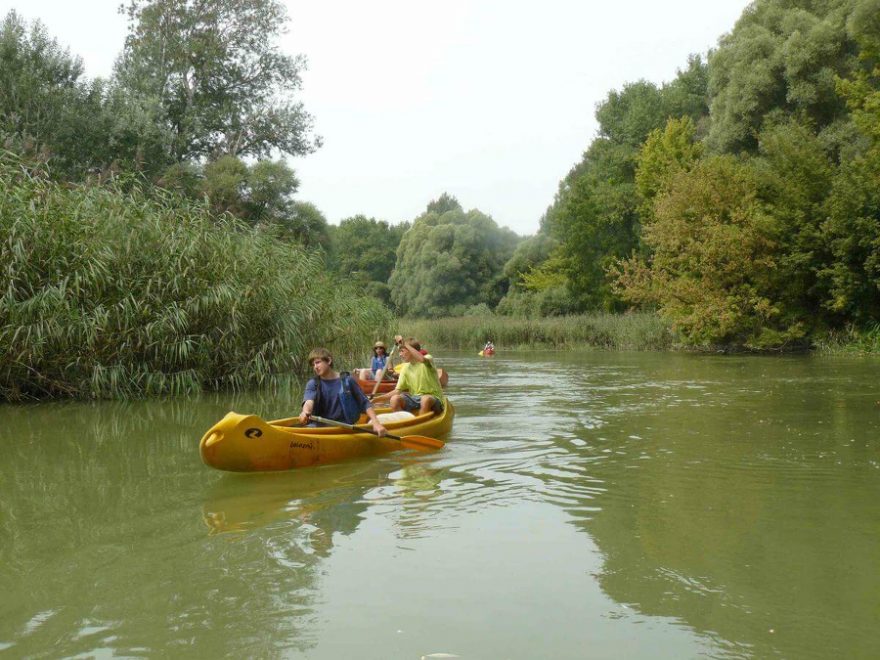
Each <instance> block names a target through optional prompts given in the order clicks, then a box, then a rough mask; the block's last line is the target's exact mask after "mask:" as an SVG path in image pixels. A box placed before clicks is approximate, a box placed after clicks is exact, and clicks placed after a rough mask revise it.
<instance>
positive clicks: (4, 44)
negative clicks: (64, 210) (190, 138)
mask: <svg viewBox="0 0 880 660" xmlns="http://www.w3.org/2000/svg"><path fill="white" fill-rule="evenodd" d="M167 137H168V136H167V135H166V134H165V133H164V132H163V131H162V129H161V128H160V127H159V126H158V125H157V123H156V122H155V117H154V116H153V115H152V113H151V111H150V108H148V107H145V106H142V105H139V104H138V103H136V102H134V101H133V100H132V99H131V98H128V97H126V96H125V95H124V94H123V93H121V91H120V90H119V89H118V88H117V87H115V86H114V85H112V84H109V83H107V82H106V81H103V80H100V79H97V80H93V81H90V80H87V79H86V78H84V77H83V67H82V61H81V60H80V59H79V58H78V57H74V56H72V55H71V54H70V52H69V51H68V50H66V49H64V48H62V46H61V45H59V43H58V42H57V41H56V40H55V39H53V38H51V37H50V36H49V35H48V34H47V32H46V29H45V27H44V26H43V25H42V24H41V23H39V22H36V23H34V24H33V25H31V26H30V27H28V26H27V25H26V24H25V23H24V22H23V21H22V20H21V19H20V18H19V17H18V16H17V15H16V14H15V12H10V13H9V14H7V15H6V17H5V18H4V20H3V22H2V23H0V143H5V146H6V148H9V149H12V150H14V151H16V152H18V153H19V154H21V155H22V156H24V157H26V158H28V159H29V160H31V161H39V162H45V163H47V164H48V166H49V170H50V171H51V173H52V175H53V176H54V177H55V178H58V179H65V180H74V181H78V180H82V179H83V178H85V177H86V176H87V175H90V174H94V173H102V174H103V173H106V172H107V171H109V170H113V171H120V170H121V171H130V170H138V171H143V172H147V173H152V172H157V171H161V169H162V168H163V167H164V166H165V165H166V161H165V160H164V155H163V154H164V150H165V145H166V144H167V142H168V139H167Z"/></svg>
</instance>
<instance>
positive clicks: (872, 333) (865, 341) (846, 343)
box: [815, 323, 880, 355]
mask: <svg viewBox="0 0 880 660" xmlns="http://www.w3.org/2000/svg"><path fill="white" fill-rule="evenodd" d="M815 349H816V352H817V353H822V354H825V355H867V354H872V355H880V323H877V324H874V325H873V326H871V327H868V328H856V327H854V326H850V327H848V328H846V329H845V330H839V331H836V332H830V333H828V334H827V335H826V336H824V337H822V338H820V339H818V340H817V341H816V342H815Z"/></svg>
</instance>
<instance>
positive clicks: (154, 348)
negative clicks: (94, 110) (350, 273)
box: [0, 153, 391, 400]
mask: <svg viewBox="0 0 880 660" xmlns="http://www.w3.org/2000/svg"><path fill="white" fill-rule="evenodd" d="M148 192H149V194H148ZM148 192H147V191H145V190H142V189H141V188H140V187H138V186H137V185H131V182H128V183H127V185H126V186H125V187H124V188H123V187H122V186H120V185H117V184H109V185H106V186H69V185H66V186H64V185H58V184H55V183H52V182H50V181H48V180H47V179H45V178H43V177H41V176H39V175H38V174H35V173H34V172H32V171H30V170H28V169H27V168H26V167H24V166H23V165H22V164H21V163H20V162H19V161H18V160H17V159H16V158H15V157H14V156H13V155H11V154H8V153H0V264H2V265H0V400H2V399H5V400H20V399H27V398H44V397H55V396H68V397H84V398H125V397H137V396H144V395H179V394H188V393H194V392H199V391H202V390H206V389H208V390H216V389H226V388H232V389H241V388H245V387H252V386H271V385H277V384H278V383H279V382H281V381H280V379H285V378H286V377H288V376H290V374H291V373H303V372H304V371H305V369H304V364H303V362H304V359H305V355H306V354H307V352H308V350H309V349H310V348H311V347H313V346H315V345H327V346H328V348H330V349H331V350H334V351H335V352H336V353H338V354H340V356H343V357H344V356H354V355H359V354H360V353H362V352H363V346H364V345H365V344H369V343H370V342H371V340H372V339H374V338H375V337H376V336H386V335H387V334H388V332H389V328H390V322H391V318H390V314H389V312H388V310H387V309H386V308H384V307H383V306H382V305H381V303H379V302H378V301H374V300H373V299H371V298H365V297H363V296H361V295H360V294H359V293H357V292H356V291H355V289H354V288H353V287H351V286H349V285H348V284H346V283H345V282H338V281H331V280H330V279H329V276H328V275H327V274H326V273H325V269H324V264H323V261H322V259H321V256H320V255H318V254H315V253H314V252H307V251H305V250H303V249H302V248H300V247H299V246H297V245H292V244H290V243H283V242H280V241H278V240H277V239H276V238H274V237H272V236H270V235H268V234H266V233H263V232H260V231H258V230H254V229H250V228H247V227H245V226H243V225H241V224H240V223H238V222H236V221H234V220H232V219H229V218H221V219H218V218H216V217H213V216H211V214H210V213H209V212H208V210H207V209H206V208H204V207H203V206H201V205H199V204H195V203H190V202H186V201H184V200H181V199H179V198H176V197H173V196H169V195H164V194H161V193H157V192H156V191H155V190H152V189H151V190H149V191H148Z"/></svg>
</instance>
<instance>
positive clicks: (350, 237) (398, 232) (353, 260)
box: [330, 215, 410, 305]
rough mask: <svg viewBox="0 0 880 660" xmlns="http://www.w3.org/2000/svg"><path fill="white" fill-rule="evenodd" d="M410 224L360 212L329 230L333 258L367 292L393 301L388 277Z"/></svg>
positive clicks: (338, 267)
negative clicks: (395, 222) (380, 218)
mask: <svg viewBox="0 0 880 660" xmlns="http://www.w3.org/2000/svg"><path fill="white" fill-rule="evenodd" d="M409 228H410V225H409V223H401V224H399V225H389V224H388V223H387V222H384V221H381V220H376V219H375V218H367V217H366V216H363V215H357V216H354V217H352V218H347V219H345V220H343V221H342V222H340V223H339V226H338V227H334V228H332V229H331V230H330V242H331V250H330V258H331V263H332V266H333V268H334V269H335V270H336V272H338V273H339V275H340V276H341V277H344V278H346V279H347V280H348V281H350V282H354V283H358V284H359V285H360V286H362V287H363V288H364V291H365V292H367V293H369V294H370V295H372V296H374V297H376V298H378V299H379V300H381V301H383V302H384V303H386V304H388V305H390V304H391V289H389V288H388V279H389V278H390V277H391V271H393V270H394V264H395V263H396V262H397V246H398V245H400V239H401V238H402V237H403V235H404V234H405V233H406V231H407V230H408V229H409Z"/></svg>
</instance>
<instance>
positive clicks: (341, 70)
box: [0, 0, 749, 235]
mask: <svg viewBox="0 0 880 660" xmlns="http://www.w3.org/2000/svg"><path fill="white" fill-rule="evenodd" d="M285 4H286V5H287V8H288V13H289V17H290V21H289V23H288V26H287V33H286V34H285V35H284V36H283V37H282V38H281V40H280V43H279V46H280V47H281V49H282V50H283V51H284V52H286V53H288V54H291V55H304V56H305V57H306V59H307V61H308V69H307V70H306V71H305V72H304V73H303V89H302V90H301V91H300V92H298V93H297V95H296V97H295V98H297V99H298V100H301V101H302V102H303V103H304V105H305V108H306V110H307V111H308V112H309V113H310V114H312V115H313V117H314V120H315V132H316V133H317V134H318V135H320V136H321V137H322V138H323V141H324V144H323V146H322V147H321V148H320V149H319V150H318V151H317V152H315V153H313V154H309V155H307V156H303V157H296V158H288V162H289V164H290V165H291V166H292V167H293V168H294V169H295V170H296V173H297V177H298V178H299V180H300V188H299V191H298V193H297V195H296V197H297V199H299V200H302V201H308V202H312V203H313V204H315V205H316V206H317V207H318V208H319V209H320V210H321V212H322V213H323V214H324V215H325V217H326V218H327V220H328V221H330V222H331V223H333V224H338V223H339V221H341V220H343V219H345V218H348V217H351V216H353V215H357V214H362V215H366V216H367V217H373V218H376V219H377V220H385V221H387V222H390V223H394V224H396V223H399V222H403V221H412V220H413V219H414V218H416V217H417V216H418V215H420V214H421V213H422V212H424V210H425V208H426V206H427V205H428V203H429V202H430V201H431V200H434V199H437V198H438V197H440V195H442V194H443V193H444V192H446V193H449V194H451V195H453V196H455V197H456V198H457V199H458V201H459V202H460V203H461V205H462V206H463V207H464V208H465V209H466V210H470V209H479V210H480V211H482V212H483V213H486V214H488V215H490V216H491V217H492V218H493V219H494V220H495V221H496V222H497V223H498V224H499V225H502V226H507V227H509V228H510V229H512V230H514V231H515V232H517V233H518V234H520V235H530V234H534V233H535V232H536V231H537V230H538V226H539V223H540V219H541V216H542V215H543V214H544V212H545V211H546V209H547V207H548V206H550V204H552V203H553V197H554V195H555V193H556V190H557V188H558V185H559V182H560V180H562V178H563V177H564V176H565V175H566V174H567V173H568V171H569V170H570V169H571V168H572V167H573V166H574V165H575V164H576V163H578V162H579V161H580V159H581V157H582V155H583V152H584V151H585V150H586V148H587V147H588V146H589V144H590V142H591V141H592V140H593V139H594V138H595V137H596V130H597V127H598V125H597V123H596V120H595V116H594V115H595V110H596V105H597V104H598V103H600V102H601V101H602V100H603V99H605V98H606V96H607V95H608V92H609V91H611V90H612V89H620V88H621V87H622V86H623V85H624V84H626V83H628V82H634V81H636V80H640V79H644V80H649V81H651V82H654V83H657V84H661V83H663V82H668V81H670V80H672V79H673V78H674V77H675V75H676V72H677V70H678V69H681V68H684V67H685V66H686V65H687V58H688V55H690V54H692V53H700V54H705V53H706V52H707V51H708V50H709V49H710V48H713V47H714V46H716V45H717V43H718V38H719V37H720V36H722V35H723V34H724V33H727V32H729V31H730V30H731V29H732V28H733V25H734V23H735V22H736V20H737V18H738V17H739V16H740V14H741V13H742V11H743V9H745V7H746V6H747V5H748V4H749V2H747V1H746V0H664V1H663V2H657V0H615V1H609V0H603V1H602V2H595V1H594V0H444V1H443V2H418V1H417V0H373V1H372V2H363V0H285ZM119 5H120V0H88V1H87V2H74V1H73V0H0V14H2V15H4V16H5V15H6V13H7V12H8V11H9V10H10V9H15V10H16V12H18V14H20V15H21V16H23V17H24V18H26V19H28V20H34V19H40V20H41V21H42V22H43V23H44V24H45V25H46V27H47V28H48V30H49V33H50V34H51V35H52V36H53V37H55V38H56V39H58V41H59V42H60V43H61V44H63V45H65V46H67V47H68V48H69V49H70V52H71V53H72V54H74V55H78V56H80V57H81V58H82V59H83V63H84V65H85V74H86V76H88V77H90V78H94V77H97V76H104V77H106V76H109V75H110V73H111V72H112V68H113V62H114V60H115V59H116V57H117V56H118V54H119V53H120V52H121V50H122V46H123V42H124V40H125V34H126V30H127V25H126V20H125V18H124V17H123V16H122V15H120V14H119V13H118V7H119ZM85 7H88V9H85Z"/></svg>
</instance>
